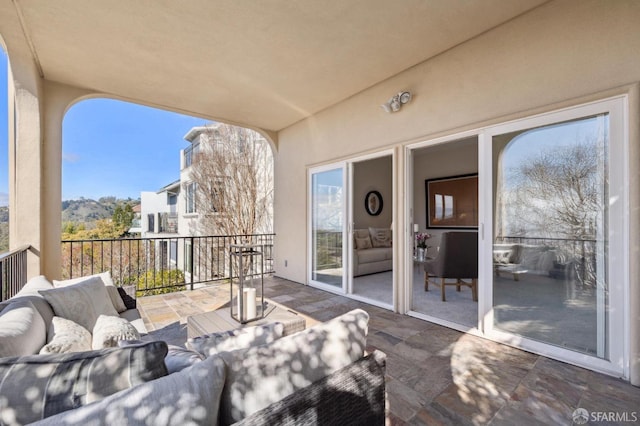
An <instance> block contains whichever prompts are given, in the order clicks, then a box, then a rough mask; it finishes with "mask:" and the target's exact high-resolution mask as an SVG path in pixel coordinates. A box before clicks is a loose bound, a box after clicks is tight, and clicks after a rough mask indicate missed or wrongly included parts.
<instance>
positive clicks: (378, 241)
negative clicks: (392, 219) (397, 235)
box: [369, 228, 392, 247]
mask: <svg viewBox="0 0 640 426" xmlns="http://www.w3.org/2000/svg"><path fill="white" fill-rule="evenodd" d="M369 235H371V244H372V245H373V246H374V247H391V245H392V244H391V241H392V239H391V230H390V229H387V228H369Z"/></svg>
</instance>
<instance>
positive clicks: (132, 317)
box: [120, 308, 147, 334]
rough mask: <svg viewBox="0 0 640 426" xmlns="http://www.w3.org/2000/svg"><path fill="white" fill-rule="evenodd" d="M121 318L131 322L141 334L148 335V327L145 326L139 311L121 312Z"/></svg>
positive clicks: (128, 310)
mask: <svg viewBox="0 0 640 426" xmlns="http://www.w3.org/2000/svg"><path fill="white" fill-rule="evenodd" d="M120 318H124V319H126V320H127V321H129V322H130V323H131V324H132V325H133V326H134V327H135V328H136V330H138V333H140V334H146V333H147V327H145V325H144V320H143V319H142V317H141V316H140V311H138V310H137V309H135V308H134V309H127V310H126V311H124V312H120Z"/></svg>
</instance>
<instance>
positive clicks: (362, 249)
mask: <svg viewBox="0 0 640 426" xmlns="http://www.w3.org/2000/svg"><path fill="white" fill-rule="evenodd" d="M353 237H354V242H353V243H354V244H353V247H354V250H353V276H354V277H358V276H360V275H368V274H376V273H378V272H386V271H390V270H392V269H393V247H392V245H393V241H392V236H391V230H389V229H386V228H368V229H355V230H354V232H353Z"/></svg>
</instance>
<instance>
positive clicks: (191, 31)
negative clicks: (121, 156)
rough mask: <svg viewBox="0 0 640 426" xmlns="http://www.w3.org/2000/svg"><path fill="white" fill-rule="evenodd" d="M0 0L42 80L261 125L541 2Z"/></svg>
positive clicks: (273, 126)
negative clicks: (10, 13) (25, 42)
mask: <svg viewBox="0 0 640 426" xmlns="http://www.w3.org/2000/svg"><path fill="white" fill-rule="evenodd" d="M0 1H2V2H4V3H5V5H4V7H3V9H5V8H6V7H7V6H8V5H9V4H10V3H13V5H12V7H14V8H15V10H16V13H17V16H19V17H20V21H21V26H22V32H23V33H24V34H25V35H26V37H27V38H28V41H29V43H30V47H31V54H32V55H33V57H34V59H35V61H36V63H37V64H38V66H39V68H40V71H41V75H42V76H43V77H44V78H45V79H47V80H51V81H56V82H60V83H65V84H68V85H72V86H78V87H82V88H87V89H91V90H95V91H98V92H103V93H105V94H109V95H114V96H118V97H123V98H126V99H130V100H134V101H137V102H142V103H146V104H150V105H154V106H158V107H164V108H168V109H172V110H180V111H183V112H187V113H191V114H194V115H200V116H204V117H209V118H216V119H219V120H224V121H229V122H234V123H240V124H244V125H248V126H251V127H259V128H262V129H265V130H271V131H278V130H280V129H283V128H285V127H287V126H289V125H291V124H293V123H295V122H297V121H299V120H301V119H303V118H305V117H308V116H309V115H312V114H314V113H316V112H318V111H320V110H323V109H325V108H327V107H329V106H331V105H333V104H335V103H338V102H340V101H341V100H344V99H346V98H348V97H349V96H352V95H354V94H356V93H358V92H360V91H362V90H364V89H366V88H368V87H370V86H372V85H374V84H376V83H378V82H380V81H383V80H385V79H387V78H389V77H391V76H393V75H396V74H398V73H399V72H401V71H403V70H405V69H407V68H409V67H411V66H413V65H415V64H418V63H420V62H422V61H424V60H426V59H428V58H430V57H433V56H434V55H437V54H439V53H441V52H443V51H445V50H447V49H450V48H451V47H453V46H456V45H457V44H460V43H462V42H464V41H466V40H469V39H471V38H473V37H475V36H477V35H479V34H481V33H483V32H485V31H487V30H489V29H491V28H493V27H495V26H497V25H500V24H502V23H504V22H505V21H507V20H509V19H512V18H513V17H515V16H517V15H520V14H522V13H525V12H526V11H528V10H530V9H532V8H534V7H537V6H538V5H540V4H542V3H544V2H546V0H483V1H468V0H446V1H445V0H401V1H389V0H327V1H313V0H296V1H291V0H260V1H237V0H190V1H171V0H163V1H154V0H146V1H131V0H112V1H108V2H97V1H85V0H56V1H51V0H29V1H26V0H13V1H11V0H0ZM5 19H12V20H15V19H16V15H14V16H7V15H5V16H4V17H0V24H1V21H2V20H5ZM13 24H15V22H13ZM11 27H15V25H3V26H2V27H0V28H11ZM398 89H401V88H398Z"/></svg>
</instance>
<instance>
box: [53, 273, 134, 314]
mask: <svg viewBox="0 0 640 426" xmlns="http://www.w3.org/2000/svg"><path fill="white" fill-rule="evenodd" d="M95 277H99V278H100V279H101V280H102V282H103V283H104V285H105V287H106V288H107V293H108V294H109V298H110V299H111V303H113V307H114V308H115V310H116V311H118V313H120V312H124V311H126V310H127V307H126V306H125V303H124V301H123V300H122V297H121V296H120V292H119V291H118V287H116V285H115V284H114V283H113V279H111V272H109V271H107V272H102V273H100V274H94V275H88V276H85V277H79V278H73V279H70V280H65V281H56V280H53V286H54V287H56V288H58V287H66V286H69V285H74V284H79V283H81V282H84V281H87V280H89V279H91V278H95Z"/></svg>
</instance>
